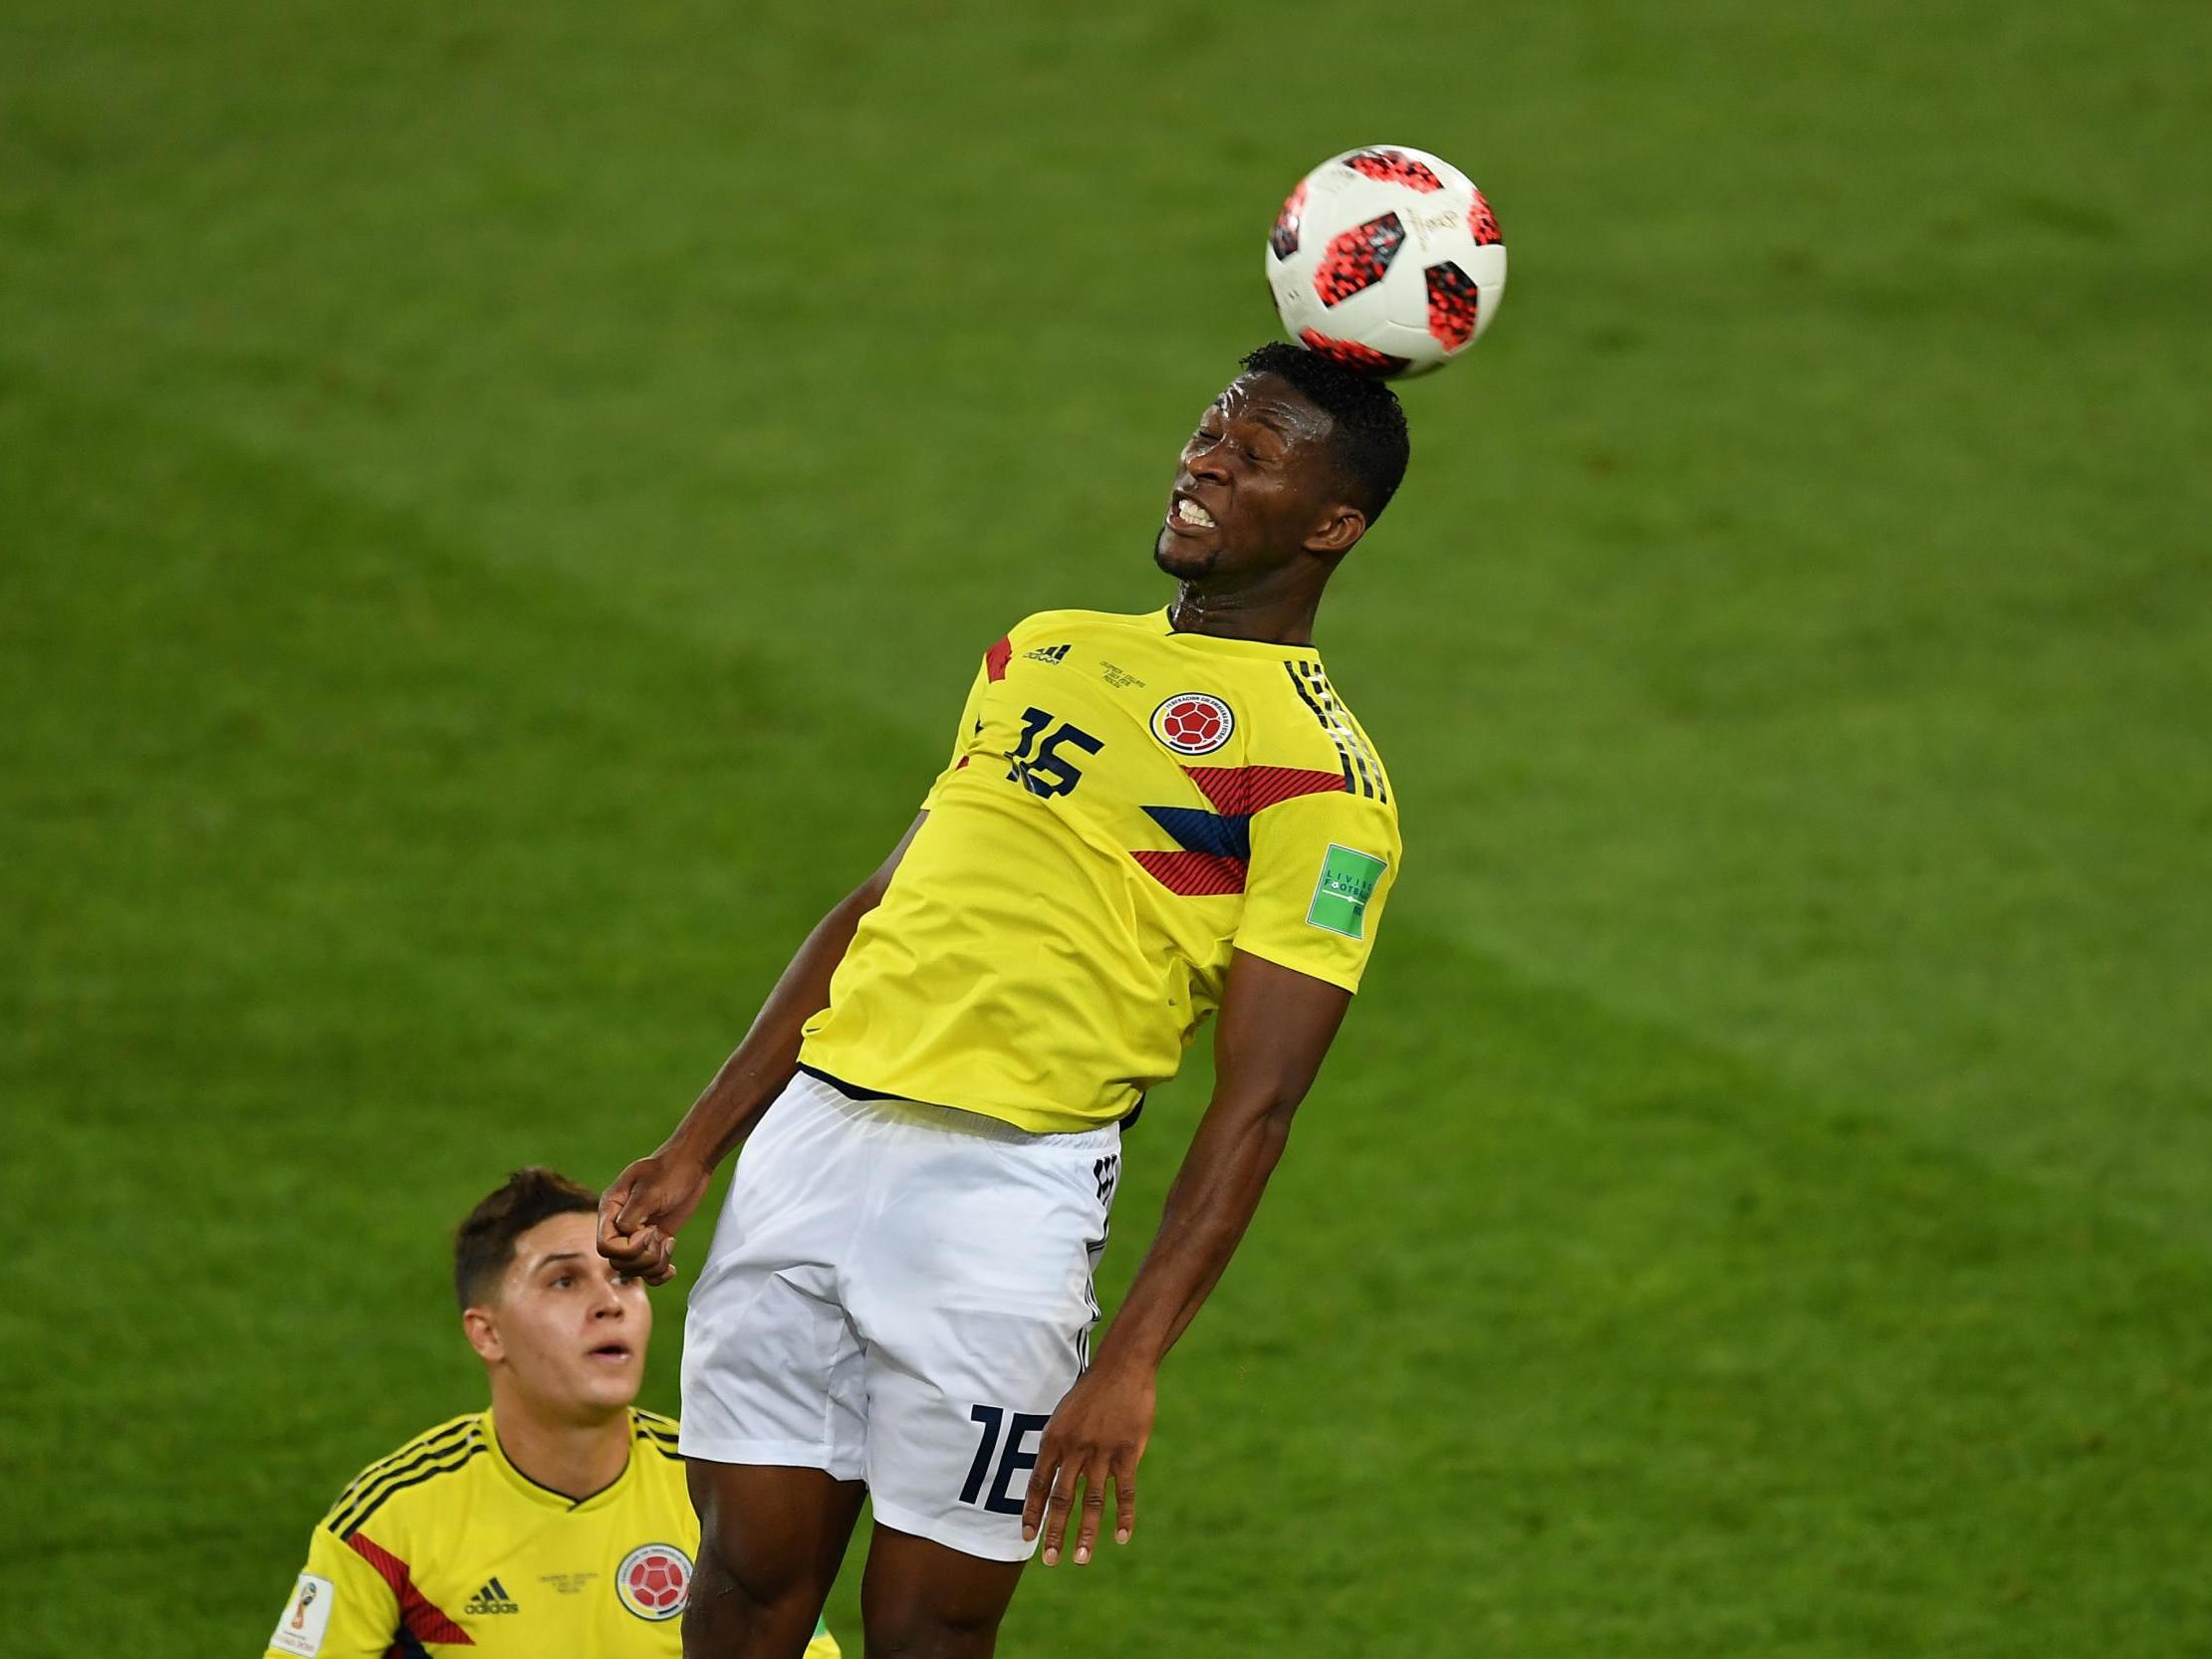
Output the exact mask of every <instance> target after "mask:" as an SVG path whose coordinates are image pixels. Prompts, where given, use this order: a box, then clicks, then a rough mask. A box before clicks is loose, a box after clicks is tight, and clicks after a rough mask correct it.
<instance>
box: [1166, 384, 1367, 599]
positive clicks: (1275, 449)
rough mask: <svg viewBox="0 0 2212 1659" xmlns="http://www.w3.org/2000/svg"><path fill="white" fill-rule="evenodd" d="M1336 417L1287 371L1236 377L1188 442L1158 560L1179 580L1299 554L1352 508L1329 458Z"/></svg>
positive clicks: (1244, 570)
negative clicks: (1293, 381) (1284, 374)
mask: <svg viewBox="0 0 2212 1659" xmlns="http://www.w3.org/2000/svg"><path fill="white" fill-rule="evenodd" d="M1330 426H1331V420H1330V417H1329V415H1328V414H1327V413H1326V412H1325V411H1324V410H1322V409H1320V408H1318V407H1317V406H1316V405H1315V404H1313V403H1312V402H1311V401H1309V400H1308V399H1307V397H1306V395H1305V394H1304V393H1303V392H1301V391H1299V390H1298V388H1297V387H1295V386H1293V385H1292V384H1291V383H1290V382H1289V381H1288V380H1285V379H1283V378H1282V377H1281V376H1279V375H1275V374H1246V375H1243V376H1241V377H1239V378H1238V379H1236V380H1233V381H1231V382H1230V384H1229V389H1228V390H1226V391H1224V392H1223V393H1222V394H1221V395H1220V396H1219V397H1217V398H1215V399H1214V400H1213V402H1212V403H1211V404H1210V405H1209V406H1208V407H1207V409H1206V412H1205V413H1204V414H1202V415H1200V416H1199V417H1198V429H1197V430H1196V431H1194V432H1192V433H1191V435H1190V439H1189V441H1188V442H1186V443H1185V444H1184V445H1183V453H1182V458H1181V460H1180V462H1179V464H1178V465H1177V467H1176V470H1175V485H1174V488H1173V490H1171V491H1170V492H1169V494H1168V498H1167V521H1166V523H1164V524H1163V525H1161V526H1160V532H1159V540H1158V542H1157V543H1156V544H1155V546H1154V548H1153V551H1152V558H1153V560H1154V562H1155V563H1157V564H1158V566H1159V568H1160V569H1161V570H1163V571H1165V572H1166V573H1167V574H1168V575H1169V576H1171V577H1174V578H1176V579H1177V580H1179V581H1183V582H1202V581H1206V580H1208V579H1210V578H1218V577H1228V578H1236V577H1240V576H1261V575H1265V574H1267V573H1268V572H1270V571H1273V570H1275V569H1277V568H1279V567H1281V566H1284V565H1287V564H1290V563H1291V562H1292V561H1294V560H1296V559H1298V558H1299V557H1301V556H1302V555H1303V554H1304V553H1306V552H1307V551H1308V549H1309V547H1310V546H1314V545H1315V544H1316V539H1317V537H1320V536H1322V535H1323V533H1324V532H1325V530H1326V527H1328V526H1329V525H1331V524H1333V523H1335V522H1336V521H1337V520H1339V519H1340V518H1341V517H1342V515H1343V514H1344V513H1346V512H1347V511H1349V509H1348V508H1346V506H1345V504H1344V501H1343V496H1342V489H1341V486H1340V485H1339V483H1338V480H1337V472H1336V469H1335V467H1334V466H1332V465H1331V463H1330V457H1329V451H1328V442H1329V431H1330ZM1361 527H1362V528H1363V524H1362V526H1361ZM1330 551H1342V550H1341V549H1331V550H1330Z"/></svg>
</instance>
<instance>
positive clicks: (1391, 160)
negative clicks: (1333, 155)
mask: <svg viewBox="0 0 2212 1659" xmlns="http://www.w3.org/2000/svg"><path fill="white" fill-rule="evenodd" d="M1345 165H1346V166H1348V167H1350V168H1351V169H1352V171H1353V172H1355V173H1363V174H1365V175H1366V176H1367V177H1368V178H1379V179H1381V180H1382V181H1383V182H1384V183H1385V184H1402V185H1404V186H1405V187H1406V188H1407V189H1408V190H1418V191H1420V192H1421V193H1422V194H1423V195H1426V194H1427V193H1428V192H1429V191H1431V190H1441V189H1442V188H1443V187H1444V181H1443V180H1442V179H1440V178H1438V177H1437V176H1436V173H1435V170H1434V169H1433V168H1432V167H1430V166H1429V165H1428V163H1427V162H1425V161H1416V160H1414V159H1413V157H1412V156H1410V155H1408V154H1406V153H1405V151H1404V150H1402V149H1362V150H1357V151H1355V152H1353V153H1352V154H1351V155H1348V156H1346V157H1345Z"/></svg>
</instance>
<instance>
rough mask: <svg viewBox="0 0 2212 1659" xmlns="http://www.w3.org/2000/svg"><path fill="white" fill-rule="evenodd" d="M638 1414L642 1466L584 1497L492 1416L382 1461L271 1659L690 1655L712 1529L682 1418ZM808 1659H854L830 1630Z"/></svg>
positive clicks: (300, 1589) (348, 1499) (287, 1614)
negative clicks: (534, 1460)
mask: <svg viewBox="0 0 2212 1659" xmlns="http://www.w3.org/2000/svg"><path fill="white" fill-rule="evenodd" d="M629 1416H630V1436H631V1443H630V1451H629V1462H628V1464H627V1465H626V1466H625V1467H624V1468H623V1470H622V1473H621V1476H620V1478H619V1479H618V1480H616V1481H615V1482H614V1485H613V1486H611V1487H609V1488H608V1489H607V1490H606V1491H605V1492H600V1493H596V1494H594V1495H593V1496H592V1497H590V1498H587V1499H585V1500H584V1501H583V1502H581V1503H579V1502H576V1501H575V1500H573V1499H570V1498H567V1497H564V1496H563V1495H562V1494H560V1493H558V1492H553V1491H550V1490H548V1489H547V1488H545V1487H542V1486H539V1485H537V1484H536V1483H535V1482H533V1481H532V1480H531V1479H530V1478H529V1477H528V1476H527V1475H525V1474H523V1473H522V1471H520V1470H519V1469H517V1468H516V1467H515V1466H514V1465H513V1464H512V1463H509V1462H508V1461H507V1456H506V1454H505V1453H504V1452H502V1451H501V1450H500V1446H499V1436H498V1434H497V1432H496V1431H495V1430H494V1428H493V1426H492V1414H491V1413H490V1412H489V1411H480V1412H474V1413H472V1414H470V1415H469V1416H466V1417H456V1418H454V1419H453V1420H452V1421H451V1422H449V1423H440V1424H439V1425H438V1426H437V1427H436V1428H434V1429H431V1430H430V1431H429V1432H427V1433H425V1434H419V1435H416V1436H415V1437H414V1439H412V1440H410V1441H408V1442H407V1443H406V1444H405V1445H404V1446H402V1447H400V1448H399V1450H398V1451H396V1452H394V1453H393V1454H392V1455H391V1456H390V1457H388V1458H385V1459H383V1460H382V1461H380V1462H377V1463H372V1464H370V1465H369V1467H368V1468H367V1469H365V1470H364V1471H362V1473H361V1476H360V1478H359V1479H357V1480H356V1481H355V1482H354V1484H353V1485H351V1486H349V1487H348V1488H347V1489H346V1491H345V1493H344V1494H343V1495H342V1496H341V1497H340V1498H339V1500H338V1503H337V1504H336V1505H335V1506H333V1508H332V1510H331V1512H330V1514H329V1515H327V1516H325V1517H324V1518H323V1522H322V1525H321V1526H319V1527H317V1528H316V1529H315V1535H314V1537H313V1539H312V1540H310V1542H309V1544H308V1553H307V1567H306V1569H305V1570H304V1571H302V1572H301V1574H300V1578H299V1582H298V1583H297V1584H296V1585H294V1587H293V1590H292V1598H291V1599H290V1600H289V1601H287V1602H286V1603H285V1607H284V1612H283V1613H282V1614H281V1615H280V1616H279V1617H278V1619H277V1628H276V1631H275V1633H274V1634H273V1635H272V1636H271V1637H270V1638H269V1649H268V1651H269V1655H270V1659H385V1656H386V1655H396V1656H400V1659H424V1656H427V1655H432V1654H445V1653H458V1652H460V1651H461V1650H462V1649H464V1648H472V1649H475V1650H476V1651H478V1652H480V1653H482V1654H484V1655H485V1656H486V1659H501V1656H502V1655H506V1656H509V1659H524V1656H526V1655H527V1656H529V1659H546V1656H547V1655H549V1654H559V1655H561V1656H562V1659H630V1656H632V1655H634V1656H635V1659H677V1656H678V1655H680V1654H681V1652H682V1651H683V1642H682V1636H681V1633H680V1630H679V1625H680V1624H681V1622H682V1621H681V1620H680V1619H679V1618H678V1617H677V1615H678V1614H679V1613H681V1612H682V1611H683V1603H684V1598H685V1596H686V1594H687V1593H688V1592H689V1590H690V1586H691V1563H692V1561H693V1560H694V1559H696V1558H697V1556H698V1552H699V1521H698V1517H697V1516H696V1515H694V1514H693V1513H692V1510H691V1499H690V1495H689V1494H688V1492H687V1491H686V1490H685V1487H684V1479H683V1460H682V1458H681V1457H679V1456H678V1455H677V1452H676V1425H675V1422H674V1420H673V1419H671V1418H667V1417H660V1416H656V1415H654V1414H653V1413H652V1412H649V1411H637V1410H634V1409H633V1410H632V1411H631V1412H630V1414H629ZM807 1659H838V1644H837V1643H836V1642H835V1641H833V1640H832V1639H831V1638H830V1634H829V1632H828V1631H827V1630H825V1629H823V1628H822V1627H821V1626H820V1625H817V1627H816V1629H815V1639H814V1641H813V1642H812V1643H811V1644H809V1646H808V1648H807Z"/></svg>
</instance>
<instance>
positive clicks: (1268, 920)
mask: <svg viewBox="0 0 2212 1659" xmlns="http://www.w3.org/2000/svg"><path fill="white" fill-rule="evenodd" d="M922 805H923V806H924V808H925V809H926V810H927V811H928V814H929V820H928V822H927V823H926V824H924V825H923V826H922V827H921V830H920V831H919V832H918V833H917V834H916V835H915V837H914V840H913V843H912V844H911V845H910V846H908V847H907V849H906V855H905V857H904V858H903V859H902V860H901V861H900V863H899V866H898V869H897V872H896V873H895V875H894V876H893V877H892V880H891V883H890V887H889V889H888V890H887V891H886V892H885V893H884V895H883V901H882V903H881V904H879V905H877V906H876V907H875V909H873V910H871V911H870V912H868V914H867V915H866V916H865V917H863V918H862V919H861V922H860V928H859V931H858V932H857V933H856V934H855V935H854V939H853V943H852V946H851V947H850V948H849V949H848V950H847V952H846V954H845V959H844V961H843V962H841V963H840V964H839V966H838V970H837V973H836V974H835V976H834V977H833V978H832V981H831V985H830V1006H829V1007H828V1008H826V1009H823V1010H822V1011H821V1012H819V1013H818V1014H816V1015H815V1016H814V1018H813V1019H811V1020H809V1021H808V1023H807V1026H806V1041H805V1043H804V1045H803V1046H802V1048H801V1050H800V1062H801V1064H802V1065H805V1066H807V1067H812V1068H813V1069H815V1070H818V1071H821V1072H824V1073H826V1074H828V1075H830V1076H831V1077H834V1078H836V1079H838V1080H840V1081H842V1082H845V1083H847V1084H849V1085H851V1086H854V1087H856V1088H859V1089H862V1090H868V1091H873V1092H879V1093H883V1094H891V1095H898V1096H902V1097H904V1098H907V1099H914V1100H926V1101H931V1102H934V1103H936V1104H939V1105H948V1106H959V1107H963V1108H965V1109H967V1110H969V1111H976V1112H984V1113H988V1114H989V1115H991V1116H994V1117H999V1118H1003V1119H1005V1120H1006V1121H1007V1122H1010V1123H1013V1124H1016V1125H1018V1126H1020V1127H1022V1128H1025V1129H1029V1130H1033V1131H1041V1132H1059V1131H1067V1130H1079V1129H1085V1128H1090V1127H1093V1126H1095V1125H1097V1124H1099V1123H1102V1122H1110V1121H1112V1120H1114V1119H1116V1118H1119V1117H1122V1116H1125V1115H1126V1114H1127V1113H1128V1112H1129V1110H1130V1109H1131V1108H1132V1107H1133V1106H1135V1104H1136V1103H1137V1101H1138V1099H1139V1098H1140V1097H1141V1096H1142V1095H1143V1093H1144V1091H1145V1090H1146V1089H1148V1088H1150V1087H1152V1086H1153V1085H1154V1084H1156V1083H1159V1082H1163V1081H1165V1080H1166V1079H1167V1078H1168V1077H1171V1076H1173V1075H1174V1074H1175V1070H1176V1067H1178V1066H1179V1065H1180V1064H1181V1060H1182V1053H1183V1050H1184V1049H1185V1048H1187V1047H1188V1046H1189V1044H1190V1043H1191V1041H1192V1039H1193V1038H1194V1036H1195V1035H1196V1032H1197V1029H1198V1026H1199V1024H1200V1022H1201V1021H1203V1020H1204V1019H1205V1017H1206V1016H1207V1015H1208V1014H1210V1013H1211V1012H1212V1011H1213V1010H1214V1008H1215V1007H1216V1006H1218V1004H1219V1002H1220V998H1221V993H1222V990H1223V988H1224V986H1225V984H1226V982H1227V979H1228V972H1229V963H1230V959H1231V956H1232V954H1233V953H1234V952H1235V951H1239V950H1243V951H1249V952H1251V953H1252V954H1253V955H1255V956H1263V957H1266V958H1267V959H1268V960H1269V961H1271V962H1277V963H1281V964H1282V965H1283V966H1285V967H1288V968H1295V969H1297V970H1298V971H1299V972H1301V973H1306V974H1311V975H1313V976H1314V977H1316V978H1318V979H1324V980H1327V981H1329V982H1330V983H1331V984H1334V985H1341V986H1343V987H1344V988H1345V989H1346V990H1348V991H1353V990H1357V989H1358V985H1359V976H1360V974H1361V972H1362V971H1363V970H1364V968H1365V966H1366V961H1367V953H1368V951H1369V949H1370V948H1371V947H1372V945H1373V942H1374V931H1375V924H1376V922H1377V920H1378V919H1379V917H1380V915H1381V911H1382V905H1383V902H1384V900H1385V899H1386V898H1387V896H1388V894H1389V891H1390V884H1391V882H1392V881H1393V880H1395V879H1396V875H1397V867H1398V860H1399V844H1398V822H1397V804H1396V799H1395V797H1394V796H1393V794H1392V793H1391V790H1390V784H1389V779H1388V776H1387V775H1386V774H1385V773H1384V771H1383V769H1382V763H1381V762H1380V761H1379V760H1378V759H1377V758H1376V756H1375V751H1374V745H1373V744H1371V743H1370V742H1368V740H1367V736H1366V733H1365V732H1364V731H1362V730H1361V729H1360V726H1359V723H1358V721H1356V720H1355V719H1353V718H1352V713H1351V711H1350V710H1349V709H1348V708H1347V707H1346V706H1345V702H1344V699H1343V698H1342V697H1340V696H1339V695H1338V693H1337V690H1336V688H1335V687H1334V686H1333V685H1332V684H1331V683H1330V680H1329V675H1328V672H1327V671H1326V670H1325V669H1324V668H1323V666H1322V661H1321V657H1320V655H1319V653H1318V652H1316V651H1315V650H1314V648H1313V647H1311V646H1307V645H1276V644H1269V643H1265V642H1261V641H1257V640H1248V639H1221V638H1216V637H1213V636H1212V635H1208V634H1196V633H1178V632H1176V631H1175V630H1174V629H1173V628H1172V627H1171V626H1170V625H1169V623H1168V618H1167V612H1166V611H1165V610H1164V609H1163V610H1156V611H1151V612H1148V613H1145V614H1142V615H1135V616H1119V615H1109V614H1106V613H1104V612H1101V611H1095V610H1047V611H1041V612H1039V613H1038V614H1037V615H1034V616H1031V617H1029V618H1028V619H1027V620H1025V621H1023V622H1022V623H1021V624H1020V625H1019V626H1018V627H1016V628H1015V629H1014V630H1013V632H1012V633H1010V634H1008V635H1007V636H1006V638H1004V639H1002V640H1000V641H999V643H998V644H996V645H994V646H993V647H992V648H991V649H990V650H989V651H988V652H987V653H985V656H984V661H983V666H982V668H981V670H980V671H979V672H978V673H977V675H976V679H975V686H974V689H973V690H971V691H970V692H969V694H968V703H967V707H966V708H965V709H964V710H963V711H962V713H961V717H960V729H959V735H958V739H957V741H956V743H955V745H954V749H953V754H952V759H951V764H950V765H949V766H947V768H946V769H945V771H944V772H943V773H942V774H941V775H940V776H939V777H938V779H937V781H936V785H935V787H934V788H932V789H931V790H930V792H929V795H928V798H927V799H926V800H925V801H924V802H923V804H922Z"/></svg>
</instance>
